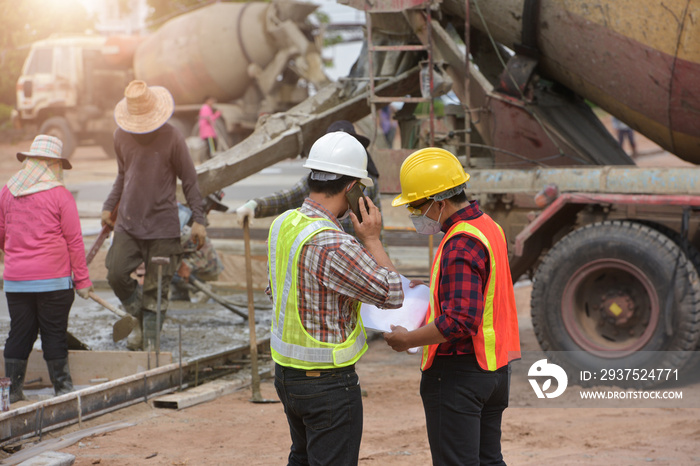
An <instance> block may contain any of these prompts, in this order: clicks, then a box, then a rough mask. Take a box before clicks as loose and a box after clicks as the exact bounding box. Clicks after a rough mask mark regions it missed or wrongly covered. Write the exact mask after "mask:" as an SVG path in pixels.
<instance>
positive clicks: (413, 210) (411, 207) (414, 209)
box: [405, 199, 432, 216]
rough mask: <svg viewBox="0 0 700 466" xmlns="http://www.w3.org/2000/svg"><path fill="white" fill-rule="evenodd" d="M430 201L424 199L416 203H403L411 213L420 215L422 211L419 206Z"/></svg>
mask: <svg viewBox="0 0 700 466" xmlns="http://www.w3.org/2000/svg"><path fill="white" fill-rule="evenodd" d="M430 201H432V199H426V200H425V201H423V202H421V203H420V204H418V205H411V204H405V206H406V208H407V209H408V211H409V212H410V213H411V215H416V216H420V215H423V212H421V210H420V209H421V207H423V206H424V205H426V204H427V203H428V202H430Z"/></svg>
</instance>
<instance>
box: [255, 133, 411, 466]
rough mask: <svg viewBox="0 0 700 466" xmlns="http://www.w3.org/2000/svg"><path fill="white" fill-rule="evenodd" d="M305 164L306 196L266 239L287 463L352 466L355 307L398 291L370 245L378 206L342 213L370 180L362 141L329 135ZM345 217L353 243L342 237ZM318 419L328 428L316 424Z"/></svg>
mask: <svg viewBox="0 0 700 466" xmlns="http://www.w3.org/2000/svg"><path fill="white" fill-rule="evenodd" d="M304 167H305V168H309V169H310V170H311V172H310V173H309V175H308V184H309V189H310V194H309V197H308V198H306V199H305V200H304V203H303V204H302V206H301V207H300V208H299V209H297V210H288V211H287V212H285V213H283V214H282V215H281V216H279V217H277V219H275V221H274V222H273V224H272V226H271V227H270V234H269V239H268V247H269V254H268V267H269V271H270V290H271V296H272V298H273V309H274V311H273V312H274V314H273V317H272V336H271V338H270V349H271V352H272V358H273V359H274V361H275V387H276V389H277V393H278V394H279V397H280V400H281V401H282V403H283V404H284V406H285V413H286V415H287V422H288V423H289V428H290V432H291V435H292V447H291V451H290V454H289V463H290V464H309V463H313V464H333V465H353V466H354V465H357V462H358V460H359V451H360V440H361V437H362V396H361V393H360V385H359V379H358V377H357V373H356V372H355V362H356V361H357V360H359V359H360V356H362V354H363V353H364V352H365V351H366V350H367V343H366V338H367V334H366V332H365V329H364V327H363V325H362V319H361V318H360V314H359V309H360V303H361V302H362V303H369V304H374V305H376V306H378V307H382V308H387V309H395V308H398V307H400V306H401V304H402V302H403V289H402V287H401V278H400V276H399V274H398V273H397V272H396V268H395V267H394V265H393V264H392V263H391V261H390V260H389V257H388V256H387V254H386V252H385V251H384V248H383V247H382V243H381V241H380V239H379V232H380V229H381V214H380V213H379V210H378V209H377V207H376V206H375V205H374V203H373V202H372V201H371V200H369V199H367V198H365V200H363V199H360V200H359V201H357V202H358V204H359V206H358V209H359V212H360V214H361V218H362V222H360V221H359V220H358V217H357V216H356V215H355V213H353V212H351V211H350V207H351V203H354V201H353V199H355V198H354V197H351V196H352V194H350V192H351V191H353V190H355V191H353V192H356V191H357V190H360V189H361V186H360V184H366V185H369V184H370V183H372V180H371V179H370V178H369V177H368V174H367V156H366V153H365V148H364V147H363V146H362V144H361V143H360V142H359V141H358V140H357V139H355V138H354V137H353V136H351V135H350V134H347V133H344V132H333V133H328V134H326V135H324V136H322V137H321V138H319V139H318V140H317V141H316V142H315V143H314V144H313V146H312V147H311V150H310V152H309V158H308V159H307V160H306V163H305V164H304ZM349 196H350V197H349ZM346 215H349V216H350V218H351V220H352V222H353V225H354V227H355V234H356V235H357V238H358V239H359V241H358V239H356V238H354V237H353V236H351V235H349V234H347V233H345V232H344V231H343V229H342V227H341V225H340V223H339V219H340V218H342V217H345V216H346ZM334 381H336V382H334ZM338 384H340V385H338ZM338 388H341V391H339V390H338ZM319 399H323V400H325V401H324V403H318V400H319ZM329 413H330V414H329ZM347 413H352V415H351V416H348V415H347ZM324 415H325V416H330V417H328V422H327V423H322V425H319V424H318V423H317V422H316V420H317V419H318V416H321V417H323V416H324Z"/></svg>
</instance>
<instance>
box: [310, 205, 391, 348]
mask: <svg viewBox="0 0 700 466" xmlns="http://www.w3.org/2000/svg"><path fill="white" fill-rule="evenodd" d="M300 212H301V213H303V214H304V215H307V216H309V217H312V218H326V219H329V220H330V221H332V222H333V223H335V224H336V225H338V220H337V219H336V217H335V216H334V215H333V214H331V213H330V212H328V210H326V209H325V208H324V207H323V206H321V205H320V204H318V203H316V202H314V201H313V200H311V199H306V201H304V204H303V205H302V206H301V209H300ZM298 274H299V279H298V283H297V295H298V303H297V306H298V308H299V314H300V317H301V322H302V324H303V325H304V328H305V329H306V331H307V332H309V335H311V336H312V337H313V338H315V339H317V340H319V341H323V342H327V343H334V344H338V343H342V342H344V341H345V340H346V339H347V336H348V335H349V334H350V333H351V332H352V331H353V329H354V328H355V326H356V325H357V317H358V313H357V311H356V306H357V303H358V302H363V303H368V304H374V305H375V306H377V307H380V308H384V309H397V308H399V307H401V305H402V303H403V288H402V287H401V277H400V276H399V275H398V274H397V273H395V272H392V271H390V270H389V269H386V268H384V267H381V266H380V265H378V264H377V262H376V261H375V260H374V258H373V257H372V256H371V255H370V254H369V252H367V250H366V249H365V248H364V247H363V246H362V245H361V244H360V243H359V242H358V241H357V240H356V239H355V238H353V237H352V236H350V235H348V234H347V233H344V232H343V231H338V230H324V231H321V232H319V233H317V234H316V235H314V236H313V237H312V238H311V239H310V240H309V241H308V242H307V243H306V244H305V245H304V246H303V247H302V250H301V253H300V255H299V264H298Z"/></svg>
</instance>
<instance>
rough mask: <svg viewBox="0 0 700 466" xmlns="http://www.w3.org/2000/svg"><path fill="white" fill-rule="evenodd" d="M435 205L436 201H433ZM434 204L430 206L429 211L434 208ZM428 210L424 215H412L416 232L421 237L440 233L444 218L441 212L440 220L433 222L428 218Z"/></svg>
mask: <svg viewBox="0 0 700 466" xmlns="http://www.w3.org/2000/svg"><path fill="white" fill-rule="evenodd" d="M433 204H435V201H433ZM433 204H430V207H428V210H430V208H431V207H433ZM428 210H426V211H425V213H424V214H423V215H413V214H411V215H410V218H411V221H412V222H413V227H414V228H415V229H416V232H417V233H419V234H421V235H434V234H436V233H439V232H440V228H441V225H440V218H441V217H442V211H441V212H440V215H438V219H437V220H433V219H432V218H428V216H427V215H428Z"/></svg>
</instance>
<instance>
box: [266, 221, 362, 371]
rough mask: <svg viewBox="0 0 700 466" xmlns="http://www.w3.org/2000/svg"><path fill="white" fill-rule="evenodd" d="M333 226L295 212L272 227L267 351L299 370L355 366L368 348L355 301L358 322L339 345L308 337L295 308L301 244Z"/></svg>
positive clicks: (269, 239) (269, 260)
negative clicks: (270, 328) (270, 314)
mask: <svg viewBox="0 0 700 466" xmlns="http://www.w3.org/2000/svg"><path fill="white" fill-rule="evenodd" d="M330 229H333V230H337V229H338V227H337V226H336V225H335V224H334V223H333V222H331V221H329V220H324V219H318V218H311V217H308V216H306V215H304V214H302V213H300V212H299V211H297V210H290V211H287V212H285V213H284V214H282V215H281V216H279V217H278V218H277V219H276V220H275V221H274V223H273V224H272V226H271V227H270V235H269V238H268V266H269V272H270V277H269V278H270V288H271V291H272V299H273V306H274V310H275V315H274V316H273V319H272V334H271V336H270V349H271V352H272V358H273V359H274V360H275V362H277V363H278V364H281V365H284V366H289V367H295V368H298V369H324V368H333V367H342V366H348V365H351V364H354V363H355V362H356V361H357V360H358V359H359V358H360V356H362V354H363V353H364V352H365V351H366V350H367V344H366V340H367V337H366V332H365V329H364V326H363V325H362V319H361V318H360V314H359V307H360V303H358V305H357V318H358V321H357V325H356V326H355V329H354V330H353V331H352V332H351V333H350V335H348V338H347V339H346V340H345V341H344V342H343V343H339V344H335V343H326V342H322V341H319V340H316V339H315V338H313V337H311V335H309V333H308V332H307V331H306V329H305V328H304V326H303V324H302V322H301V317H300V315H299V308H298V306H297V302H298V301H297V280H298V263H299V255H300V254H301V249H302V246H303V245H304V244H305V243H306V242H307V241H308V240H309V239H311V238H312V237H313V236H314V235H316V234H317V233H319V232H321V231H324V230H330Z"/></svg>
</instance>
